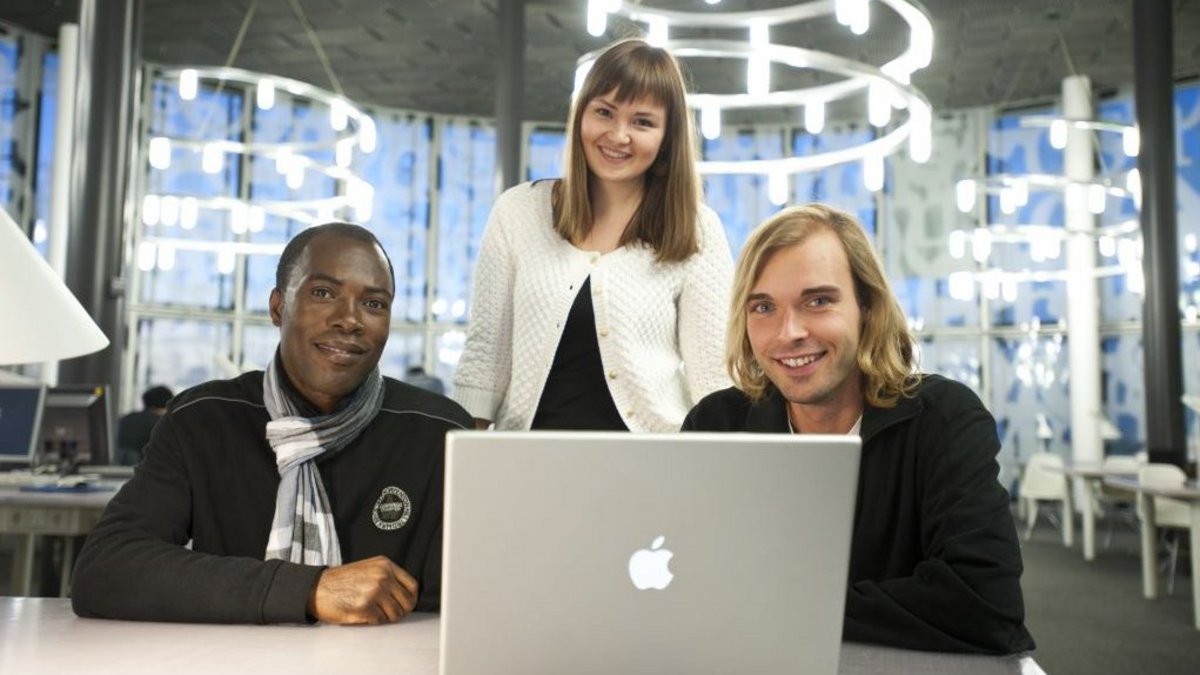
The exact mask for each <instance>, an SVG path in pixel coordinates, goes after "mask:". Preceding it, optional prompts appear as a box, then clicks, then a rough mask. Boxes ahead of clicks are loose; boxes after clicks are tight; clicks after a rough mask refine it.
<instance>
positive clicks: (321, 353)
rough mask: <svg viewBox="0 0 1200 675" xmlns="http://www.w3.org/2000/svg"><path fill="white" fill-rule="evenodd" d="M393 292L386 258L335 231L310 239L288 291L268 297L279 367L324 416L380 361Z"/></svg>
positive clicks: (274, 292)
mask: <svg viewBox="0 0 1200 675" xmlns="http://www.w3.org/2000/svg"><path fill="white" fill-rule="evenodd" d="M392 293H393V289H392V282H391V278H390V276H389V275H388V266H387V259H386V258H384V256H383V252H382V251H380V250H379V248H378V247H376V246H375V245H373V244H370V243H368V242H362V241H358V240H356V239H351V238H348V237H345V236H341V235H339V234H336V233H330V234H320V235H317V236H316V237H314V238H313V239H312V241H310V242H309V243H308V246H307V247H306V248H305V249H304V251H302V252H301V253H300V256H299V257H298V258H297V260H296V266H295V268H294V269H293V270H292V273H291V276H290V277H289V279H288V281H287V288H285V289H278V288H277V289H275V290H273V291H271V321H272V322H273V323H274V324H275V325H276V326H279V345H280V347H279V351H280V355H281V357H282V359H283V368H284V370H285V371H286V372H287V375H288V378H289V379H290V380H291V382H292V384H293V385H294V386H295V387H296V390H297V391H298V392H299V393H300V394H301V395H302V396H304V398H305V399H307V400H308V401H309V402H310V403H312V404H313V405H315V406H316V407H317V408H318V409H320V410H321V411H322V412H326V413H328V412H331V411H332V410H333V409H334V408H335V407H337V404H338V403H339V402H340V401H341V400H342V398H343V397H345V396H346V395H347V394H350V393H351V392H353V391H354V390H355V389H357V388H358V386H359V385H360V384H362V382H363V380H365V379H366V377H367V374H368V373H370V372H371V369H372V368H374V367H375V364H377V363H379V356H380V354H382V353H383V347H384V345H385V344H387V338H388V329H389V326H390V324H391V319H392Z"/></svg>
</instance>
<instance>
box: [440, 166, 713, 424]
mask: <svg viewBox="0 0 1200 675" xmlns="http://www.w3.org/2000/svg"><path fill="white" fill-rule="evenodd" d="M552 186H553V181H540V182H537V183H525V184H523V185H518V186H516V187H514V188H511V189H509V190H508V191H506V192H505V193H504V194H502V195H500V197H499V198H498V199H497V200H496V204H495V206H493V208H492V213H491V215H490V217H489V218H488V223H487V230H486V231H485V232H484V235H483V245H482V248H481V250H480V254H479V262H478V265H477V266H476V268H475V285H474V295H473V296H472V301H471V317H470V324H469V326H468V328H467V342H466V346H465V348H464V350H463V354H462V358H461V359H460V360H459V362H458V369H457V371H456V372H455V374H454V398H455V400H457V401H458V402H459V403H460V404H461V405H462V406H463V407H464V408H466V409H467V411H468V412H470V413H471V415H472V416H474V417H477V418H482V419H487V420H493V421H495V423H496V428H497V429H528V428H529V425H530V424H531V423H532V422H533V415H534V413H535V412H536V411H537V406H538V401H539V400H540V399H541V395H542V389H543V387H545V384H546V378H547V376H548V375H549V373H550V366H551V364H552V363H553V361H554V354H555V351H556V350H557V349H558V342H559V340H560V338H561V337H562V332H563V327H564V325H565V323H566V320H567V315H568V314H569V313H570V311H571V305H572V304H573V303H574V301H575V296H576V295H577V294H578V292H579V288H580V287H581V286H582V284H583V283H584V281H586V280H587V278H588V276H591V291H592V305H593V307H594V310H595V316H596V336H597V341H598V342H599V343H600V359H601V361H602V362H603V364H604V373H605V381H606V382H607V383H608V391H609V394H611V396H612V399H613V402H614V403H615V404H616V406H617V410H618V411H619V412H620V414H621V418H622V419H623V420H624V421H625V424H626V426H628V427H629V428H630V430H632V431H678V430H679V426H680V424H682V423H683V418H684V416H685V415H686V414H687V412H688V410H690V409H691V407H692V406H693V405H694V404H695V403H696V402H697V401H699V400H700V399H701V398H703V397H704V396H705V395H707V394H709V393H711V392H713V391H716V390H718V389H723V388H725V387H728V386H730V381H729V377H728V376H727V375H726V373H725V368H724V365H723V359H724V345H725V326H726V319H727V317H728V313H729V293H730V283H731V281H732V277H733V263H732V260H731V258H730V254H729V244H728V242H727V241H726V239H725V232H724V230H723V229H722V227H721V221H720V219H719V218H718V217H717V214H716V213H715V212H713V211H712V209H709V208H708V207H705V206H702V207H701V208H700V223H699V238H700V251H699V252H698V253H697V254H695V255H693V256H692V257H690V258H688V259H687V260H686V261H683V262H678V263H663V264H660V263H657V262H655V260H654V251H653V250H652V249H651V248H650V247H649V246H646V245H644V244H640V243H639V244H630V245H626V246H623V247H621V248H618V249H616V250H614V251H612V252H610V253H607V254H604V255H601V254H599V253H594V252H588V251H581V250H579V249H578V248H575V247H574V246H573V245H571V244H570V243H569V242H567V241H566V240H564V239H563V238H562V237H560V236H559V235H558V233H556V232H555V231H554V227H553V225H552V219H551V210H550V192H551V189H552Z"/></svg>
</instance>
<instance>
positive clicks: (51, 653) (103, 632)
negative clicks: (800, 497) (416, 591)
mask: <svg viewBox="0 0 1200 675" xmlns="http://www.w3.org/2000/svg"><path fill="white" fill-rule="evenodd" d="M440 625H441V624H440V621H439V617H438V615H436V614H414V615H412V616H410V617H409V618H408V619H405V620H404V621H403V622H401V623H398V624H391V625H386V626H364V627H357V626H356V627H346V626H224V625H202V624H173V623H142V622H133V621H101V620H97V619H80V618H78V617H76V616H75V614H74V613H73V612H72V611H71V606H70V603H69V601H67V600H59V599H55V598H0V673H73V674H79V675H86V674H88V673H121V674H122V675H139V674H142V673H146V674H150V673H153V674H154V675H158V674H159V673H171V675H187V674H188V673H221V672H225V673H253V672H259V673H287V674H288V675H300V674H302V673H322V674H324V673H349V672H357V673H376V672H388V673H402V674H404V675H436V673H437V671H438V630H439V628H440ZM839 672H840V673H842V675H873V674H875V673H889V674H897V675H904V674H905V673H913V674H916V673H921V674H932V675H951V674H954V675H1017V674H1023V675H1040V674H1041V673H1042V670H1041V668H1039V667H1038V666H1037V664H1036V663H1035V662H1034V660H1033V659H1032V658H1030V657H1028V656H1026V657H1016V656H1013V657H989V656H964V655H958V654H929V653H925V652H909V651H904V650H899V649H888V648H885V647H873V646H869V645H859V644H850V643H847V644H845V645H843V646H842V659H841V668H840V670H839Z"/></svg>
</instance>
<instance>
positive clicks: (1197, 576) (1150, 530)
mask: <svg viewBox="0 0 1200 675" xmlns="http://www.w3.org/2000/svg"><path fill="white" fill-rule="evenodd" d="M1104 483H1105V484H1106V485H1111V486H1113V487H1116V488H1121V489H1123V490H1129V491H1131V492H1137V502H1138V510H1139V511H1140V512H1141V514H1142V518H1143V520H1142V592H1143V595H1145V596H1146V598H1148V599H1154V598H1157V597H1158V558H1157V556H1156V555H1155V553H1156V546H1155V527H1156V526H1155V524H1154V500H1153V499H1152V497H1170V498H1172V499H1179V500H1183V501H1186V502H1188V504H1189V505H1190V506H1191V512H1192V527H1191V529H1190V530H1189V535H1190V541H1191V546H1192V549H1191V550H1192V556H1191V557H1192V609H1193V612H1194V617H1195V619H1194V623H1195V624H1196V629H1197V630H1200V485H1197V484H1196V482H1195V481H1189V482H1188V483H1186V484H1185V485H1183V486H1180V487H1161V486H1151V485H1142V484H1141V483H1139V482H1138V480H1137V479H1136V478H1121V477H1116V478H1105V479H1104Z"/></svg>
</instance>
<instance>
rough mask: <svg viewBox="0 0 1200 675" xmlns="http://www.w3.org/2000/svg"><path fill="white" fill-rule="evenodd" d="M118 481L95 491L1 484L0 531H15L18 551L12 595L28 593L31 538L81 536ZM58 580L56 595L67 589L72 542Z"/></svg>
mask: <svg viewBox="0 0 1200 675" xmlns="http://www.w3.org/2000/svg"><path fill="white" fill-rule="evenodd" d="M119 485H120V483H119V482H117V483H113V484H111V485H105V487H109V488H111V489H105V490H102V491H97V492H80V493H74V492H26V491H22V490H21V489H20V488H17V487H11V486H3V487H0V534H15V535H18V536H19V537H20V539H18V541H17V554H16V558H15V560H13V579H12V588H13V594H14V595H29V587H30V583H31V580H32V578H33V537H34V535H39V534H41V535H49V536H55V537H67V538H74V537H81V536H83V535H85V534H87V533H88V532H90V531H91V529H92V527H94V526H95V525H96V521H98V520H100V514H102V513H104V507H105V506H106V505H107V504H108V502H109V500H110V499H112V498H113V495H114V494H116V488H117V487H118V486H119ZM65 543H66V546H64V547H63V560H62V569H61V575H62V576H61V577H60V582H59V595H61V596H64V597H65V596H66V595H67V589H68V588H70V576H71V568H72V566H73V565H74V563H75V560H74V555H75V547H74V546H73V542H71V541H67V542H65Z"/></svg>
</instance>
